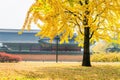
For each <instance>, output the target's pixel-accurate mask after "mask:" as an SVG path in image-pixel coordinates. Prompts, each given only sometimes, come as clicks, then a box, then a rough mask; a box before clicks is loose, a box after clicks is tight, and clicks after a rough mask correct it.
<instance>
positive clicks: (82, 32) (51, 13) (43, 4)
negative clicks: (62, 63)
mask: <svg viewBox="0 0 120 80" xmlns="http://www.w3.org/2000/svg"><path fill="white" fill-rule="evenodd" d="M41 21H42V22H43V24H44V25H41V24H40V22H41ZM32 23H34V24H35V25H36V26H38V28H40V32H38V33H37V34H36V36H40V37H41V38H45V37H47V38H50V41H52V40H53V39H54V38H55V37H56V36H57V35H60V43H64V42H66V43H68V42H69V39H71V38H72V37H73V35H74V33H76V34H77V36H76V38H75V42H77V43H79V46H83V47H84V54H83V61H82V66H91V63H90V49H89V47H90V43H92V42H95V41H98V40H100V39H104V40H106V41H109V42H115V43H120V32H119V31H120V1H119V0H35V2H34V3H33V4H32V5H31V7H30V8H29V10H28V13H27V16H26V20H25V23H24V25H23V28H22V31H23V30H24V29H25V28H28V30H30V27H31V24H32ZM115 34H116V37H117V40H115V39H113V38H114V37H115Z"/></svg>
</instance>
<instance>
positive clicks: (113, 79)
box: [0, 62, 120, 80]
mask: <svg viewBox="0 0 120 80" xmlns="http://www.w3.org/2000/svg"><path fill="white" fill-rule="evenodd" d="M92 65H93V66H92V67H82V66H81V63H75V62H73V63H72V62H69V63H67V62H64V63H61V62H59V63H54V62H45V63H42V62H20V63H0V80H120V63H92Z"/></svg>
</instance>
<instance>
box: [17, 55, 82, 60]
mask: <svg viewBox="0 0 120 80" xmlns="http://www.w3.org/2000/svg"><path fill="white" fill-rule="evenodd" d="M16 55H19V56H21V57H22V58H23V60H25V61H55V60H56V55H50V54H49V55H47V54H45V55H44V54H16ZM58 60H59V61H81V60H82V55H58Z"/></svg>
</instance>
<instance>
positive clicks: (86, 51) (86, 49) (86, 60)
mask: <svg viewBox="0 0 120 80" xmlns="http://www.w3.org/2000/svg"><path fill="white" fill-rule="evenodd" d="M89 34H90V27H85V28H84V54H83V61H82V66H88V67H90V66H91V63H90V48H89V47H90V38H89Z"/></svg>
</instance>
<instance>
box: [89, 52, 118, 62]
mask: <svg viewBox="0 0 120 80" xmlns="http://www.w3.org/2000/svg"><path fill="white" fill-rule="evenodd" d="M91 61H92V62H120V54H119V53H95V54H93V55H92V56H91Z"/></svg>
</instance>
